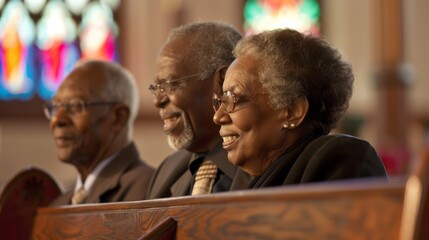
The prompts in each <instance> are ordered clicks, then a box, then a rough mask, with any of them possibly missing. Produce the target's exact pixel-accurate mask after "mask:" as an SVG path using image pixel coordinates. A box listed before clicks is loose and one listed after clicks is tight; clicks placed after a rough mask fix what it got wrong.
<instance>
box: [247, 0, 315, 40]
mask: <svg viewBox="0 0 429 240" xmlns="http://www.w3.org/2000/svg"><path fill="white" fill-rule="evenodd" d="M319 22H320V6H319V3H318V1H317V0H247V1H246V4H245V7H244V29H245V32H246V35H249V34H255V33H259V32H261V31H264V30H271V29H276V28H286V27H287V28H292V29H295V30H297V31H300V32H306V31H310V32H312V33H313V34H315V35H319V33H320V23H319Z"/></svg>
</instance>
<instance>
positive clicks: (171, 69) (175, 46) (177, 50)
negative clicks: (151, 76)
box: [155, 37, 192, 79]
mask: <svg viewBox="0 0 429 240" xmlns="http://www.w3.org/2000/svg"><path fill="white" fill-rule="evenodd" d="M188 46H189V45H186V38H184V37H181V38H176V39H173V40H171V41H170V42H168V43H167V44H165V46H164V47H163V49H162V50H161V52H160V53H159V56H158V59H157V63H156V74H155V79H166V78H169V77H178V76H180V75H183V74H185V75H186V74H189V73H192V71H191V70H192V64H191V62H190V59H189V57H187V56H188V55H189V52H188V51H189V47H188ZM175 75H177V76H175Z"/></svg>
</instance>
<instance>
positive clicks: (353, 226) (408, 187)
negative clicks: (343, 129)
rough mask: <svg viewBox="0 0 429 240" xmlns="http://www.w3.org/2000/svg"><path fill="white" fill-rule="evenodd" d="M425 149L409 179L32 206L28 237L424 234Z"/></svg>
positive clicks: (403, 238) (412, 239) (428, 155)
mask: <svg viewBox="0 0 429 240" xmlns="http://www.w3.org/2000/svg"><path fill="white" fill-rule="evenodd" d="M428 193H429V147H428V146H426V147H425V148H424V149H423V151H422V154H421V156H420V160H419V161H418V162H417V164H416V166H415V168H414V170H413V171H412V173H411V174H410V176H409V177H407V178H403V179H389V181H386V180H381V179H366V180H353V181H342V182H331V183H320V184H307V185H301V186H291V187H278V188H270V189H261V190H257V191H238V192H230V193H222V194H212V195H206V196H199V197H181V198H170V199H158V200H148V201H137V202H123V203H110V204H92V205H91V204H88V205H82V206H77V207H73V206H63V207H56V208H53V207H51V208H50V207H44V208H39V209H38V211H37V216H36V219H35V224H34V227H33V232H32V237H33V239H76V238H79V239H178V240H180V239H383V240H384V239H389V240H391V239H393V240H394V239H400V240H417V239H418V240H420V239H422V240H423V239H429V228H428V227H427V224H428V222H429V197H428Z"/></svg>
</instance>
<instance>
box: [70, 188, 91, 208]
mask: <svg viewBox="0 0 429 240" xmlns="http://www.w3.org/2000/svg"><path fill="white" fill-rule="evenodd" d="M87 195H88V192H87V191H86V190H85V188H83V187H81V188H80V189H79V190H77V191H76V192H75V193H74V194H73V196H72V198H71V204H72V205H75V204H79V203H82V202H83V200H85V198H86V197H87Z"/></svg>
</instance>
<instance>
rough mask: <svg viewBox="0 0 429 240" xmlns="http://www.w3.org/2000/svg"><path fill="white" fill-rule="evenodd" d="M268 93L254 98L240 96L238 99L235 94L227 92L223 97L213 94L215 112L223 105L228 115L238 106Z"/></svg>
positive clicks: (253, 96) (254, 95)
mask: <svg viewBox="0 0 429 240" xmlns="http://www.w3.org/2000/svg"><path fill="white" fill-rule="evenodd" d="M267 94H268V93H257V94H253V95H252V96H240V97H236V96H235V95H234V93H233V92H231V91H225V92H224V93H223V94H222V96H220V97H219V96H218V95H217V94H216V93H213V96H212V105H213V109H214V111H215V112H217V110H219V108H220V106H221V105H222V104H223V106H224V107H225V110H226V112H227V113H230V112H232V111H234V109H235V107H236V106H237V105H240V104H243V103H246V102H249V101H251V100H253V99H254V98H255V97H256V96H258V95H267Z"/></svg>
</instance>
